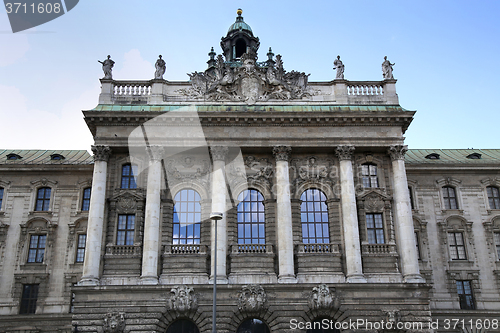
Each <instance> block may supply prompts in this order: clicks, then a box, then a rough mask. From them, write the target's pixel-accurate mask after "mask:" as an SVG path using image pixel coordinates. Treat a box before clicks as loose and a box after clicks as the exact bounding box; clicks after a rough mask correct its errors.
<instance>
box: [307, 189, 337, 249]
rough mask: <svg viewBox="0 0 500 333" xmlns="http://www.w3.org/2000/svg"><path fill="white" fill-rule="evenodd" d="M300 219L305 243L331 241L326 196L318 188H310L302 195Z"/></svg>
mask: <svg viewBox="0 0 500 333" xmlns="http://www.w3.org/2000/svg"><path fill="white" fill-rule="evenodd" d="M300 200H302V204H301V206H300V219H301V222H302V242H303V243H304V244H317V243H319V244H321V243H330V233H329V230H328V208H327V206H326V202H325V201H326V196H325V194H324V193H323V192H321V191H320V190H318V189H309V190H306V191H304V193H302V195H301V196H300Z"/></svg>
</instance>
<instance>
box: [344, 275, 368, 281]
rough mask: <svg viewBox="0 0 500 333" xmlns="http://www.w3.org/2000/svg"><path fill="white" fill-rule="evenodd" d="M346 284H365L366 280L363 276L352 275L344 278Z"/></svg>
mask: <svg viewBox="0 0 500 333" xmlns="http://www.w3.org/2000/svg"><path fill="white" fill-rule="evenodd" d="M346 282H347V283H366V278H365V276H364V275H363V274H353V275H349V276H347V278H346Z"/></svg>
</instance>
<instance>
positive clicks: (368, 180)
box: [361, 164, 378, 187]
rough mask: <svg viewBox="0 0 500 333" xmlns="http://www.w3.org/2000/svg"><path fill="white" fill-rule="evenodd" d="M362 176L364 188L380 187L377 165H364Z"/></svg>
mask: <svg viewBox="0 0 500 333" xmlns="http://www.w3.org/2000/svg"><path fill="white" fill-rule="evenodd" d="M361 174H362V176H363V187H378V178H377V166H376V165H375V164H363V165H362V166H361Z"/></svg>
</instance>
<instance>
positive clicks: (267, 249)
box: [231, 244, 273, 253]
mask: <svg viewBox="0 0 500 333" xmlns="http://www.w3.org/2000/svg"><path fill="white" fill-rule="evenodd" d="M231 252H232V253H273V246H272V245H271V244H235V245H232V248H231Z"/></svg>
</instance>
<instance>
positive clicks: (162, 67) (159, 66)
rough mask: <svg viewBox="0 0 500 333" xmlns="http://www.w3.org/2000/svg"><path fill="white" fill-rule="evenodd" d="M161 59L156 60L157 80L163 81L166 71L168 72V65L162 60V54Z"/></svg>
mask: <svg viewBox="0 0 500 333" xmlns="http://www.w3.org/2000/svg"><path fill="white" fill-rule="evenodd" d="M159 57H160V58H159V59H158V60H156V64H155V68H156V71H155V79H163V74H165V71H166V70H167V64H166V63H165V60H163V59H162V58H161V54H160V56H159Z"/></svg>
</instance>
